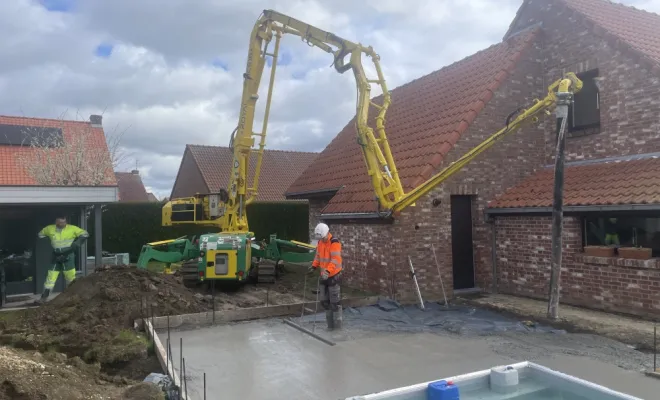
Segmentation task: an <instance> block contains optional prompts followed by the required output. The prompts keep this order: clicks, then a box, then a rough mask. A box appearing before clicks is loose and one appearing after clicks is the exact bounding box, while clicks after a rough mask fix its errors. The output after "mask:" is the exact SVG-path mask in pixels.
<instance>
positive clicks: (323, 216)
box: [319, 212, 390, 221]
mask: <svg viewBox="0 0 660 400" xmlns="http://www.w3.org/2000/svg"><path fill="white" fill-rule="evenodd" d="M319 217H320V218H321V219H382V220H383V221H388V220H390V218H386V217H384V216H382V215H380V214H378V213H375V212H370V213H333V214H321V215H320V216H319Z"/></svg>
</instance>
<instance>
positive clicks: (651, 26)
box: [560, 0, 660, 63]
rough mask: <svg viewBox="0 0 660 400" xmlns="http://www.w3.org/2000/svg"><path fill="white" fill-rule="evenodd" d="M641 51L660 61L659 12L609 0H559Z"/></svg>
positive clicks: (646, 55)
mask: <svg viewBox="0 0 660 400" xmlns="http://www.w3.org/2000/svg"><path fill="white" fill-rule="evenodd" d="M560 1H563V2H564V3H565V4H566V5H567V6H568V7H570V8H571V9H573V10H575V11H577V12H579V13H581V14H582V15H584V16H585V17H586V18H587V19H588V20H590V21H591V22H593V23H594V24H595V25H597V26H599V27H601V28H603V29H604V30H605V31H606V32H607V33H609V34H610V35H613V36H614V37H615V38H616V39H620V40H622V41H623V42H625V43H626V44H627V45H628V46H630V47H632V48H633V49H634V50H635V51H637V52H638V53H639V54H640V55H642V56H645V57H646V58H648V59H649V60H652V61H654V62H655V63H660V15H658V14H655V13H651V12H648V11H644V10H640V9H637V8H634V7H630V6H626V5H623V4H620V3H614V2H611V1H607V0H560Z"/></svg>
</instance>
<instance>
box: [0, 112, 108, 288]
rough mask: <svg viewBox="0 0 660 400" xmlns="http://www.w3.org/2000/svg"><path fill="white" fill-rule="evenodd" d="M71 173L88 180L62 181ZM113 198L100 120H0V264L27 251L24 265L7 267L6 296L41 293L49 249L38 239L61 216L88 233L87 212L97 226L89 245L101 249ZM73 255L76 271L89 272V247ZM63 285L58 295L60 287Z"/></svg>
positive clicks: (98, 258) (98, 255)
mask: <svg viewBox="0 0 660 400" xmlns="http://www.w3.org/2000/svg"><path fill="white" fill-rule="evenodd" d="M46 156H47V157H48V159H50V160H51V161H50V163H49V161H47V160H46ZM52 160H55V162H54V163H53V161H52ZM79 162H80V163H82V164H83V165H84V167H83V168H79V167H78V166H79V165H80V164H79ZM39 166H42V167H39ZM74 173H77V174H79V175H84V176H86V177H87V178H89V179H87V178H86V179H85V180H84V181H81V182H78V183H79V184H76V185H74V184H72V183H71V182H70V183H68V184H67V183H66V181H65V180H63V179H61V178H62V177H65V176H71V175H72V174H74ZM117 200H118V190H117V182H116V179H115V175H114V174H113V173H112V161H111V156H110V152H109V151H108V147H107V143H106V139H105V133H104V131H103V124H102V117H101V116H100V115H91V116H90V119H89V120H88V121H68V120H58V119H47V118H28V117H22V116H21V117H19V116H0V259H1V258H3V257H6V256H8V255H10V254H23V253H24V252H25V251H28V252H29V253H31V256H30V257H29V260H27V265H22V264H18V263H13V262H11V261H10V262H8V263H7V264H6V265H4V270H5V278H6V288H7V294H8V295H9V297H11V296H12V295H16V296H20V295H24V294H30V293H40V292H41V291H42V290H43V285H44V281H45V279H46V271H47V269H48V268H49V266H50V262H51V251H52V248H51V245H50V243H49V241H47V240H37V232H39V230H41V228H43V227H44V226H45V225H49V224H52V223H53V222H54V219H55V217H56V216H61V215H64V216H66V217H67V219H68V220H69V222H70V223H72V224H75V225H78V226H80V227H82V228H84V229H86V228H87V221H88V216H89V214H90V213H91V214H93V218H95V221H96V224H95V231H94V232H90V235H91V238H90V241H91V240H94V241H95V246H96V249H101V248H102V247H101V246H102V243H101V234H100V233H101V229H102V227H101V207H102V206H103V205H104V204H108V203H113V202H116V201H117ZM92 209H93V210H94V212H93V213H92V212H91V210H92ZM76 256H77V258H76V269H77V271H78V273H79V274H81V275H84V274H87V273H88V272H89V271H88V268H87V262H83V260H87V259H88V257H87V246H86V245H85V246H82V247H81V249H80V251H79V252H78V253H77V254H76ZM94 257H95V263H94V262H91V261H90V262H91V263H93V264H95V265H100V263H101V262H102V258H101V252H100V250H99V251H98V252H97V253H96V254H94ZM63 280H64V278H61V279H60V280H59V281H58V284H57V285H56V287H55V289H56V291H59V290H61V289H62V288H63Z"/></svg>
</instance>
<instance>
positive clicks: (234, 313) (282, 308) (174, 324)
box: [134, 296, 380, 369]
mask: <svg viewBox="0 0 660 400" xmlns="http://www.w3.org/2000/svg"><path fill="white" fill-rule="evenodd" d="M379 298H380V297H379V296H368V297H353V298H348V299H342V305H343V306H344V308H346V307H364V306H372V305H374V304H377V303H378V300H379ZM316 306H317V302H316V301H310V302H305V303H293V304H281V305H276V306H264V307H251V308H237V309H235V310H222V311H216V312H215V319H214V318H213V317H214V316H213V314H214V313H213V311H208V312H203V313H195V314H182V315H170V316H169V326H170V329H172V328H179V327H181V326H184V325H211V324H213V323H216V324H217V323H227V322H236V321H248V320H252V319H260V318H272V317H286V316H290V315H300V313H301V311H302V310H303V307H304V308H305V309H309V310H314V309H316ZM318 310H322V307H321V305H320V304H318ZM305 311H307V310H305ZM307 313H309V312H307ZM167 319H168V317H167V316H164V317H153V319H152V318H149V319H146V320H143V319H138V320H135V324H134V326H135V328H136V329H143V327H144V325H145V322H146V323H147V324H148V325H149V326H151V321H153V328H155V329H156V330H159V329H167ZM156 336H158V335H156ZM163 354H165V353H164V352H163ZM163 369H165V368H163Z"/></svg>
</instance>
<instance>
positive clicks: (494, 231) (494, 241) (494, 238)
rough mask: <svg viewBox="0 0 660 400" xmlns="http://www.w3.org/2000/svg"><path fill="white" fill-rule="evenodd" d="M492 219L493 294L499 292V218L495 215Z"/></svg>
mask: <svg viewBox="0 0 660 400" xmlns="http://www.w3.org/2000/svg"><path fill="white" fill-rule="evenodd" d="M490 218H491V221H490V224H491V225H490V231H491V235H490V237H491V257H492V264H493V281H492V284H491V285H492V287H491V291H492V293H493V294H497V236H496V234H497V228H496V226H495V225H496V221H497V219H496V218H495V216H494V215H493V216H491V217H490Z"/></svg>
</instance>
